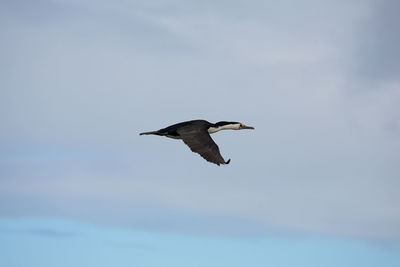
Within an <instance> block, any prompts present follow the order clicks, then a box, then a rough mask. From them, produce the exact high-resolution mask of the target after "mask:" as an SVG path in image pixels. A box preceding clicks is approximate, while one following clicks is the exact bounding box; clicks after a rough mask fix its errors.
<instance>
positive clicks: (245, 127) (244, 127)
mask: <svg viewBox="0 0 400 267" xmlns="http://www.w3.org/2000/svg"><path fill="white" fill-rule="evenodd" d="M241 129H251V130H254V127H251V126H246V125H244V126H242V127H241Z"/></svg>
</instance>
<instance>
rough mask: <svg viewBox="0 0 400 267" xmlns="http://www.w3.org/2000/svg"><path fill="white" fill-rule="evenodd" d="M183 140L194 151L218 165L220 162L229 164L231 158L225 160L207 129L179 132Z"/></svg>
mask: <svg viewBox="0 0 400 267" xmlns="http://www.w3.org/2000/svg"><path fill="white" fill-rule="evenodd" d="M179 134H180V136H181V138H182V140H183V142H184V143H185V144H186V145H187V146H188V147H189V148H190V149H191V150H192V151H193V152H196V153H198V154H200V156H202V157H203V158H204V159H205V160H207V161H209V162H212V163H215V164H217V165H218V166H219V165H220V164H228V163H229V161H230V160H228V161H227V162H225V160H224V158H223V157H222V156H221V153H220V152H219V148H218V145H217V144H216V143H215V142H214V140H212V138H211V136H210V134H209V133H208V132H207V131H200V132H198V131H195V132H192V131H183V132H180V133H179Z"/></svg>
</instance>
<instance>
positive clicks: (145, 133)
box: [140, 131, 161, 135]
mask: <svg viewBox="0 0 400 267" xmlns="http://www.w3.org/2000/svg"><path fill="white" fill-rule="evenodd" d="M149 134H155V135H161V133H160V132H158V131H152V132H144V133H140V135H149Z"/></svg>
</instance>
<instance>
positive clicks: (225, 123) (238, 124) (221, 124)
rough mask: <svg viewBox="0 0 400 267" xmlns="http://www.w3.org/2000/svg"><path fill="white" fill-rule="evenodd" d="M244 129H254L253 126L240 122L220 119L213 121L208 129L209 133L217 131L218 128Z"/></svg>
mask: <svg viewBox="0 0 400 267" xmlns="http://www.w3.org/2000/svg"><path fill="white" fill-rule="evenodd" d="M244 129H252V130H254V127H251V126H246V125H244V124H243V123H241V122H235V121H220V122H217V123H215V124H214V125H213V126H211V127H210V129H209V130H208V131H209V132H210V133H215V132H218V131H220V130H244Z"/></svg>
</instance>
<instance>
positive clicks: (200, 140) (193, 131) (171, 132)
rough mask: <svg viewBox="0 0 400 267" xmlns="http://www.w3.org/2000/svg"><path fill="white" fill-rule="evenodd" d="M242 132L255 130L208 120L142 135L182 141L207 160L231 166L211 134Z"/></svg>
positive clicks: (242, 125) (177, 125)
mask: <svg viewBox="0 0 400 267" xmlns="http://www.w3.org/2000/svg"><path fill="white" fill-rule="evenodd" d="M227 129H231V130H241V129H254V128H253V127H249V126H245V125H244V124H243V123H239V122H226V121H220V122H217V123H210V122H208V121H206V120H192V121H185V122H181V123H177V124H174V125H171V126H168V127H166V128H163V129H160V130H158V131H152V132H144V133H141V134H140V135H151V134H153V135H160V136H166V137H169V138H173V139H182V141H183V142H184V143H185V144H186V145H187V146H188V147H189V148H190V149H191V150H192V151H193V152H196V153H198V154H200V156H202V157H203V158H204V159H205V160H207V161H209V162H212V163H215V164H217V165H220V164H229V162H230V159H229V160H228V161H225V160H224V159H223V157H222V156H221V154H220V152H219V148H218V145H217V144H216V143H215V142H214V140H212V138H211V136H210V134H211V133H215V132H218V131H220V130H227Z"/></svg>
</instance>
